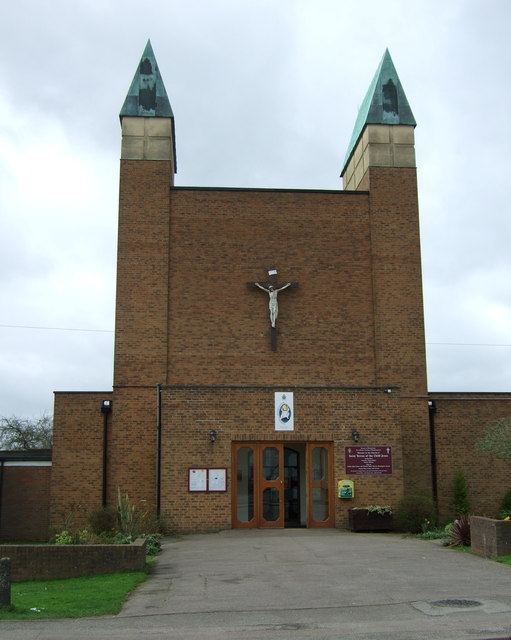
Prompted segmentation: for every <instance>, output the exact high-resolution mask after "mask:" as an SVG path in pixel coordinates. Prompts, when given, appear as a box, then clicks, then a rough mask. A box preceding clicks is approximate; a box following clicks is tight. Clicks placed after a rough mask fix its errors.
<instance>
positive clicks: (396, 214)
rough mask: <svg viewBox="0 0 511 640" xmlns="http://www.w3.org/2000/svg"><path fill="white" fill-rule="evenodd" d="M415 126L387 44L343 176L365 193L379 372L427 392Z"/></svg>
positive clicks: (350, 185)
mask: <svg viewBox="0 0 511 640" xmlns="http://www.w3.org/2000/svg"><path fill="white" fill-rule="evenodd" d="M415 126H416V122H415V118H414V116H413V113H412V110H411V109H410V105H409V104H408V100H407V98H406V95H405V92H404V90H403V87H402V85H401V82H400V80H399V77H398V75H397V72H396V69H395V67H394V64H393V62H392V58H391V57H390V53H389V51H388V49H387V50H386V51H385V53H384V55H383V58H382V60H381V62H380V64H379V66H378V69H377V71H376V74H375V76H374V78H373V80H372V82H371V84H370V86H369V89H368V91H367V94H366V96H365V98H364V101H363V103H362V106H361V108H360V111H359V114H358V118H357V121H356V123H355V127H354V130H353V135H352V137H351V140H350V143H349V146H348V150H347V153H346V157H345V160H344V167H343V170H342V174H341V175H342V178H343V184H344V188H345V189H346V190H357V191H359V190H366V191H369V193H370V196H369V197H370V201H371V219H370V224H371V252H372V256H371V260H372V268H373V282H374V285H373V291H374V295H373V304H374V319H375V341H376V354H377V356H376V360H377V361H376V378H377V380H381V381H383V380H388V379H396V376H395V375H394V373H395V372H396V371H399V379H400V380H401V384H402V385H403V387H404V389H406V390H407V391H409V392H414V393H419V394H425V393H426V391H427V388H426V355H425V341H424V319H423V301H422V274H421V256H420V236H419V210H418V194H417V171H416V164H415V148H414V128H415ZM396 309H399V313H398V314H397V313H396ZM397 346H399V348H397V349H396V347H397ZM397 352H399V355H398V356H397V357H396V354H397ZM403 373H404V376H403Z"/></svg>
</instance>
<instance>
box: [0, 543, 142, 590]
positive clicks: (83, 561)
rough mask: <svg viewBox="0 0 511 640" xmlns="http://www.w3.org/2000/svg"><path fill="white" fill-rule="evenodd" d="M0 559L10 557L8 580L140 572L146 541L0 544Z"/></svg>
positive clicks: (51, 578) (53, 578)
mask: <svg viewBox="0 0 511 640" xmlns="http://www.w3.org/2000/svg"><path fill="white" fill-rule="evenodd" d="M0 558H10V559H11V580H12V581H13V582H24V581H25V580H56V579H58V578H77V577H80V576H92V575H98V574H102V573H118V572H122V571H141V570H142V569H143V568H144V566H145V561H146V540H145V539H143V538H138V539H137V540H135V542H133V543H132V544H94V545H92V544H91V545H88V544H87V545H85V544H83V545H57V544H56V545H15V544H13V545H7V544H5V545H0Z"/></svg>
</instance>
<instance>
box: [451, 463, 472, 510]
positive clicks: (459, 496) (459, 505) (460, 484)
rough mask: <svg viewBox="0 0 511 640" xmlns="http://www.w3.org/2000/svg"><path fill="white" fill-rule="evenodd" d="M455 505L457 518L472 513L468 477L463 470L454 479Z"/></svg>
mask: <svg viewBox="0 0 511 640" xmlns="http://www.w3.org/2000/svg"><path fill="white" fill-rule="evenodd" d="M453 494H454V499H453V506H454V514H455V515H456V517H457V518H459V517H460V516H466V515H468V514H469V513H470V500H469V498H468V486H467V479H466V477H465V474H464V472H463V471H458V472H457V473H456V475H455V476H454V479H453Z"/></svg>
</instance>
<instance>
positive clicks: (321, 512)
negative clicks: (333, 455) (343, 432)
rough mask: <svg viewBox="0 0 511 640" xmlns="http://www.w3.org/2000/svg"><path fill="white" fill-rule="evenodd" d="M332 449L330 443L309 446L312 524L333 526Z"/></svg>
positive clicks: (310, 512)
mask: <svg viewBox="0 0 511 640" xmlns="http://www.w3.org/2000/svg"><path fill="white" fill-rule="evenodd" d="M330 451H331V447H329V445H324V446H323V445H311V446H310V448H309V464H310V467H309V472H310V475H309V492H310V493H309V508H310V511H309V514H310V524H311V525H312V526H324V527H325V526H333V513H332V512H331V505H330V502H331V494H330V463H331V462H330Z"/></svg>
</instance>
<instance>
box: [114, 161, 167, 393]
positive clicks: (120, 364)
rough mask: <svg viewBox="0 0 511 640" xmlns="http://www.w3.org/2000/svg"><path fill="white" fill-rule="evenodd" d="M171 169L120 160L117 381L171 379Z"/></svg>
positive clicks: (155, 163) (156, 163)
mask: <svg viewBox="0 0 511 640" xmlns="http://www.w3.org/2000/svg"><path fill="white" fill-rule="evenodd" d="M171 170H172V167H171V164H170V162H163V161H153V160H149V161H141V160H121V175H120V189H119V234H118V235H119V238H118V259H117V294H116V302H117V304H116V333H115V360H114V385H115V386H117V385H144V384H150V385H155V384H157V383H159V382H165V381H166V373H167V362H166V356H167V353H166V350H167V342H166V341H167V305H168V292H169V289H168V262H169V251H170V246H169V191H170V181H171Z"/></svg>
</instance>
